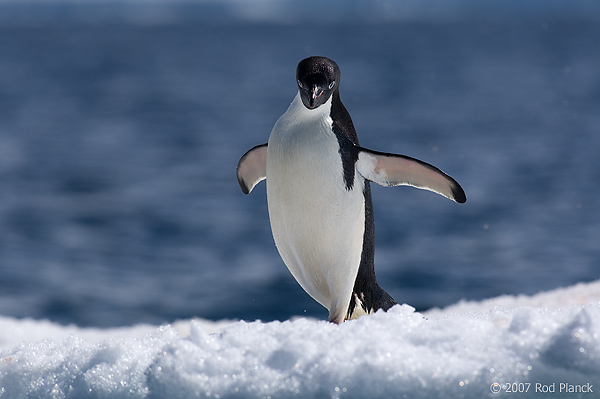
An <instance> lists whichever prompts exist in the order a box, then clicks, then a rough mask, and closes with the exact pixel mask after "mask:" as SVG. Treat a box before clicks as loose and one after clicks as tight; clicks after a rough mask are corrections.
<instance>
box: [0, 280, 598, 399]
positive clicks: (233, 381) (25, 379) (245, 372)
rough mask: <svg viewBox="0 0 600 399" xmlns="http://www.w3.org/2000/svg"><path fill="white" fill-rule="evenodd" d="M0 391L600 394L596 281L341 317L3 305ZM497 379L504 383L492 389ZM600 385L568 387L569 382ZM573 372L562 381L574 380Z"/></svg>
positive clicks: (64, 394) (25, 394)
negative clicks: (150, 315) (158, 315)
mask: <svg viewBox="0 0 600 399" xmlns="http://www.w3.org/2000/svg"><path fill="white" fill-rule="evenodd" d="M0 345H1V348H2V349H1V350H0V387H1V388H0V389H1V390H0V397H3V398H87V397H90V398H92V397H93V398H96V397H101V398H195V397H215V398H217V397H219V398H262V397H272V398H276V397H284V398H285V397H299V398H300V397H301V398H328V397H332V398H333V397H348V398H356V397H362V398H367V397H369V398H373V397H375V398H379V397H380V398H390V397H410V398H420V397H422V398H432V397H448V398H458V397H466V398H471V397H473V398H481V397H514V396H510V395H512V394H511V393H507V392H505V391H504V390H505V389H506V386H507V385H505V384H507V383H518V382H523V383H525V384H523V385H522V386H521V389H524V388H526V387H528V390H529V391H528V392H527V395H528V396H527V397H536V396H538V397H552V396H553V395H552V394H550V396H548V394H542V393H541V392H538V393H536V387H539V389H540V390H541V389H543V388H544V387H546V388H547V389H551V387H552V386H553V385H552V384H555V385H554V387H555V390H556V393H555V394H554V395H555V396H557V397H598V395H600V281H597V282H594V283H589V284H580V285H576V286H573V287H569V288H564V289H559V290H555V291H551V292H546V293H541V294H538V295H535V296H533V297H500V298H495V299H492V300H488V301H483V302H479V303H459V304H457V305H454V306H452V307H450V308H447V309H442V310H433V311H430V312H427V313H425V314H420V313H416V312H415V311H414V309H413V308H411V307H410V306H407V305H402V306H395V307H393V308H392V309H391V310H390V311H388V312H387V313H384V312H378V313H376V314H375V315H371V316H367V317H362V318H360V319H358V320H354V321H349V322H346V323H344V324H342V325H340V326H337V325H334V324H331V323H328V322H326V321H321V320H312V319H297V320H294V321H286V322H271V323H262V322H260V321H256V322H245V321H236V322H234V321H232V322H220V323H214V322H208V321H202V320H192V321H189V320H188V321H180V322H177V323H175V324H174V325H172V326H162V327H156V326H134V327H129V328H119V329H108V330H102V329H84V328H77V327H74V326H67V327H65V326H60V325H57V324H52V323H49V322H46V321H33V320H16V319H12V318H0ZM494 383H499V384H501V385H499V386H500V387H501V388H502V391H501V392H500V393H498V394H494V393H492V391H491V389H490V386H492V385H493V384H494ZM561 383H564V384H570V386H571V387H577V386H578V387H580V389H585V390H589V389H592V390H593V391H594V392H593V393H582V392H580V393H569V394H567V395H568V396H565V395H566V394H565V393H564V392H563V393H562V394H561V393H560V392H559V389H560V387H562V386H561V385H560V384H561ZM566 386H567V385H565V387H566Z"/></svg>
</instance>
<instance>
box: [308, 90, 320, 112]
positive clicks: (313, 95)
mask: <svg viewBox="0 0 600 399" xmlns="http://www.w3.org/2000/svg"><path fill="white" fill-rule="evenodd" d="M321 94H323V90H321V88H320V87H319V86H313V87H312V89H311V90H310V97H309V98H308V100H309V101H308V106H309V107H310V109H314V108H315V106H316V105H317V99H318V98H319V97H321Z"/></svg>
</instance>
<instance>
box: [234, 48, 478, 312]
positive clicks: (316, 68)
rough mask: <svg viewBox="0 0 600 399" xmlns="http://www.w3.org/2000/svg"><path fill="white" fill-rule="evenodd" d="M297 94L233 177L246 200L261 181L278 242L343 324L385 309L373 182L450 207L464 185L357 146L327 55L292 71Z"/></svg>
mask: <svg viewBox="0 0 600 399" xmlns="http://www.w3.org/2000/svg"><path fill="white" fill-rule="evenodd" d="M296 85H297V88H298V92H297V94H296V97H295V98H294V100H293V101H292V103H291V104H290V106H289V108H288V109H287V111H286V112H285V113H284V114H283V115H282V116H281V117H280V118H279V119H278V120H277V122H276V123H275V126H274V127H273V130H272V131H271V135H270V136H269V139H268V142H267V143H265V144H261V145H258V146H256V147H254V148H252V149H250V150H249V151H248V152H246V153H245V154H244V155H243V156H242V157H241V159H240V161H239V163H238V166H237V170H236V171H237V180H238V183H239V185H240V188H241V189H242V192H243V193H244V194H249V193H250V192H251V191H252V189H253V188H254V187H255V186H256V185H257V184H258V183H259V182H260V181H262V180H265V179H266V184H267V204H268V211H269V219H270V222H271V230H272V233H273V238H274V241H275V245H276V247H277V250H278V251H279V254H280V255H281V258H282V259H283V262H284V263H285V264H286V266H287V267H288V269H289V271H290V272H291V273H292V275H293V276H294V278H295V279H296V281H297V282H298V283H299V284H300V286H301V287H302V288H303V289H304V290H305V291H306V292H307V293H308V294H309V295H310V296H311V297H312V298H314V299H315V300H316V301H317V302H319V303H320V304H321V305H322V306H324V307H325V308H327V310H328V311H329V321H331V322H333V323H336V324H340V323H342V322H344V321H345V320H349V319H355V318H358V317H360V316H362V315H366V314H370V313H373V312H375V311H377V310H378V309H383V310H384V311H387V310H388V309H389V308H390V307H392V306H393V305H395V304H396V301H394V299H393V298H392V297H391V296H390V295H389V294H388V293H387V292H385V291H384V290H383V289H382V288H381V287H380V286H379V284H378V283H377V279H376V278H375V269H374V253H375V252H374V249H375V248H374V243H375V241H374V237H375V230H374V223H373V204H372V201H371V189H370V182H374V183H376V184H379V185H382V186H386V187H389V186H398V185H408V186H413V187H417V188H420V189H425V190H430V191H433V192H435V193H438V194H440V195H442V196H444V197H446V198H449V199H451V200H453V201H455V202H457V203H464V202H466V195H465V192H464V190H463V189H462V187H461V186H460V185H459V184H458V183H457V182H456V180H454V179H453V178H452V177H450V176H449V175H447V174H445V173H444V172H442V171H441V170H440V169H438V168H436V167H435V166H432V165H430V164H428V163H425V162H423V161H420V160H417V159H414V158H411V157H408V156H405V155H397V154H389V153H385V152H379V151H373V150H369V149H366V148H364V147H361V146H360V144H359V142H358V137H357V135H356V130H355V128H354V124H353V123H352V119H351V118H350V114H349V113H348V111H347V110H346V107H344V104H342V101H341V100H340V92H339V87H340V68H339V67H338V65H337V64H336V63H335V62H334V61H332V60H330V59H329V58H326V57H319V56H313V57H309V58H306V59H304V60H302V61H300V63H299V64H298V66H297V68H296Z"/></svg>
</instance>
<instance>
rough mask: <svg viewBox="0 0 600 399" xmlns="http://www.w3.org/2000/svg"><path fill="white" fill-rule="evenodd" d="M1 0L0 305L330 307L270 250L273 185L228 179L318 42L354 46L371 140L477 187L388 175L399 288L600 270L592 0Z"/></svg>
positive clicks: (539, 286) (122, 310)
mask: <svg viewBox="0 0 600 399" xmlns="http://www.w3.org/2000/svg"><path fill="white" fill-rule="evenodd" d="M113 6H114V5H113ZM2 7H4V11H6V10H9V11H10V13H5V14H4V17H3V18H0V22H1V23H0V314H1V315H6V316H13V317H19V318H20V317H33V318H47V319H50V320H53V321H57V322H61V323H76V324H79V325H82V326H117V325H128V324H134V323H141V322H149V323H161V322H170V321H173V320H176V319H179V318H189V317H194V316H198V317H203V318H210V319H220V318H238V319H247V320H253V319H256V318H259V319H262V320H265V321H267V320H276V319H279V320H285V319H287V318H290V317H293V316H305V315H306V316H314V317H317V318H325V317H326V311H325V309H323V308H321V307H320V305H318V304H317V303H316V302H314V301H313V300H312V299H311V298H310V297H309V296H308V295H307V294H306V293H304V291H303V290H302V289H301V288H300V287H299V286H298V285H297V283H296V282H295V280H294V279H293V278H292V276H291V275H290V273H289V272H288V271H287V269H286V267H285V265H284V264H283V263H282V261H281V259H280V258H279V256H278V253H277V251H276V249H275V246H274V244H273V240H272V237H271V233H270V227H269V222H268V214H267V209H266V197H265V186H264V183H263V184H261V185H260V186H258V187H257V189H256V190H255V191H254V192H253V193H252V194H251V195H249V196H244V195H243V194H242V193H241V191H240V189H239V187H238V185H237V182H236V179H235V167H236V165H237V161H238V159H239V157H240V156H241V155H242V154H243V153H244V152H245V151H246V150H247V149H249V148H250V147H252V146H254V145H256V144H260V143H263V142H266V140H267V138H268V135H269V133H270V129H271V128H272V126H273V124H274V122H275V121H276V120H277V118H278V117H279V116H280V115H281V114H282V113H283V112H285V110H286V108H287V106H288V105H289V103H290V101H291V100H292V98H293V97H294V95H295V90H296V88H295V76H294V74H295V67H296V64H297V62H298V61H299V60H300V59H302V58H304V57H306V56H308V55H315V54H318V55H326V56H329V57H330V58H332V59H334V60H335V61H336V62H337V63H338V64H339V65H340V67H341V70H342V82H341V97H342V100H343V101H344V103H345V104H346V107H347V108H348V110H349V112H350V114H351V115H352V117H353V119H354V123H355V125H356V128H357V131H358V135H359V138H360V139H361V144H362V145H363V146H365V147H368V148H372V149H376V150H380V151H388V152H397V153H401V154H406V155H410V156H413V157H416V158H419V159H422V160H424V161H427V162H430V163H432V164H434V165H436V166H438V167H440V168H441V169H443V170H444V171H446V172H447V173H449V174H450V175H452V176H453V177H454V178H455V179H456V180H458V181H459V182H460V183H461V185H462V186H463V188H464V189H465V191H466V193H467V198H468V201H467V203H466V204H464V205H458V204H455V203H453V202H451V201H448V200H446V199H445V198H442V197H440V196H437V195H435V194H433V193H430V192H425V191H420V190H415V189H411V188H405V187H397V188H382V187H378V186H373V201H374V208H375V223H376V271H377V276H378V280H379V282H380V284H381V285H382V286H383V287H384V288H385V289H386V290H387V291H388V292H389V293H390V294H391V295H392V296H393V297H394V298H395V299H396V300H397V301H398V302H401V303H408V304H410V305H412V306H415V307H416V308H417V309H419V310H423V309H427V308H430V307H435V306H444V305H448V304H451V303H454V302H456V301H458V300H460V299H482V298H488V297H493V296H497V295H501V294H533V293H535V292H538V291H542V290H548V289H552V288H556V287H561V286H566V285H570V284H573V283H576V282H579V281H592V280H596V279H598V278H599V276H600V212H598V208H599V205H600V200H599V197H600V185H599V183H598V182H600V156H599V153H600V68H599V67H598V66H599V65H600V40H599V39H600V24H598V23H597V21H593V20H589V19H586V18H584V17H583V16H582V14H569V13H556V14H547V13H541V14H540V15H539V16H538V15H536V13H535V12H528V13H525V14H524V15H523V16H522V18H515V14H510V15H508V16H507V15H500V16H496V17H494V18H492V17H490V15H487V17H485V16H484V17H483V18H479V17H473V16H470V17H469V18H463V19H461V18H458V19H457V18H450V19H448V20H446V19H443V18H442V19H440V18H433V19H431V20H428V19H426V18H425V19H423V20H419V19H418V18H416V19H411V20H402V19H400V20H390V21H387V22H386V20H385V18H380V19H376V20H373V19H372V18H371V17H370V18H365V19H364V20H361V19H360V18H357V17H356V15H354V17H353V18H350V19H349V20H348V21H344V19H340V20H336V21H333V22H332V21H329V22H327V23H325V22H318V21H317V23H312V22H309V23H305V21H297V20H296V21H295V22H294V21H292V22H290V21H286V23H284V24H278V23H273V22H271V21H264V20H260V19H259V20H253V19H252V18H250V17H248V18H246V17H239V16H237V17H236V16H235V15H234V14H232V15H233V16H230V18H229V19H228V17H223V16H222V15H221V14H218V13H215V11H214V9H213V8H214V7H215V6H214V4H212V3H207V5H206V6H205V7H203V6H202V3H201V4H200V5H198V6H197V7H189V9H186V10H185V12H184V13H182V12H181V9H178V10H179V11H178V12H179V13H177V12H171V13H169V12H168V11H169V7H167V6H165V9H164V10H163V9H160V10H158V11H157V10H154V11H153V12H154V13H155V14H151V17H152V18H142V22H140V19H138V18H134V17H137V16H139V15H146V14H144V13H143V12H141V10H142V8H143V6H129V7H130V8H127V10H126V11H127V12H126V13H125V14H126V15H127V16H128V18H123V17H122V16H123V13H118V12H117V13H115V14H114V15H113V14H111V13H110V12H108V13H105V14H101V15H102V16H103V18H101V19H100V20H98V19H95V18H92V17H91V16H92V13H89V14H86V9H85V7H84V8H83V11H82V9H80V8H78V7H76V6H73V5H71V6H60V7H58V6H56V7H55V6H45V7H42V9H41V11H40V9H37V8H35V7H36V6H35V5H34V6H32V7H33V8H31V9H29V8H27V7H25V8H20V7H15V6H14V5H13V6H10V7H9V6H6V5H4V6H0V13H1V12H2ZM40 7H41V6H40ZM114 7H116V6H114ZM136 7H138V8H136ZM32 10H34V11H35V10H37V11H38V13H37V14H36V13H31V11H32ZM107 10H109V11H111V10H112V9H111V8H110V7H107ZM113 11H114V10H113ZM121 11H122V10H121ZM138 11H139V13H138ZM156 13H158V14H156ZM213 14H214V15H217V14H218V15H220V16H221V18H220V19H219V18H217V19H216V20H213V19H212V18H211V16H212V15H213ZM93 15H97V14H93ZM115 15H116V16H115ZM157 15H158V16H166V17H164V18H158V17H157ZM516 15H518V12H517V14H516ZM7 16H8V17H7ZM86 16H87V17H89V18H86ZM132 16H134V17H132ZM183 16H184V17H183ZM113 17H114V18H113Z"/></svg>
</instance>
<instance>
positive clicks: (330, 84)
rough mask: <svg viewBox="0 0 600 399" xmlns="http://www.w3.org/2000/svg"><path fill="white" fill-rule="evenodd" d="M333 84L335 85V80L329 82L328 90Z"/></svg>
mask: <svg viewBox="0 0 600 399" xmlns="http://www.w3.org/2000/svg"><path fill="white" fill-rule="evenodd" d="M333 86H335V80H334V81H333V82H331V83H329V90H331V89H332V88H333Z"/></svg>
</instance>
